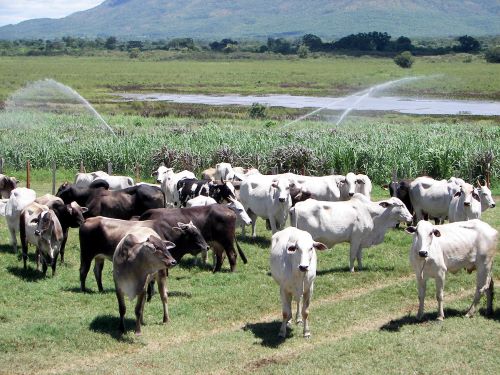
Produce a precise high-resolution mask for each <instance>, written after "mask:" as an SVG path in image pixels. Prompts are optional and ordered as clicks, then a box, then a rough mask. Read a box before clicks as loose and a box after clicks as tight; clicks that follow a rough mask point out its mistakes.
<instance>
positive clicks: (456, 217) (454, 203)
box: [448, 183, 481, 223]
mask: <svg viewBox="0 0 500 375" xmlns="http://www.w3.org/2000/svg"><path fill="white" fill-rule="evenodd" d="M480 218H481V198H480V197H479V193H478V191H477V189H475V188H474V186H472V185H471V184H467V183H464V184H463V185H461V186H460V190H459V191H458V192H457V193H455V195H454V196H453V198H451V202H450V207H449V208H448V220H449V222H450V223H454V222H455V221H467V220H472V219H480Z"/></svg>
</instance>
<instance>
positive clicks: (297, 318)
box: [295, 296, 302, 324]
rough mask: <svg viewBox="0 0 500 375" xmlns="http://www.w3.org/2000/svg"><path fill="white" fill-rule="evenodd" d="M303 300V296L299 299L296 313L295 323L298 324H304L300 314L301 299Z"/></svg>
mask: <svg viewBox="0 0 500 375" xmlns="http://www.w3.org/2000/svg"><path fill="white" fill-rule="evenodd" d="M301 298H302V296H300V297H299V298H298V299H297V311H296V313H295V323H296V324H300V323H302V315H301V314H300V299H301Z"/></svg>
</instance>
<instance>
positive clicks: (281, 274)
mask: <svg viewBox="0 0 500 375" xmlns="http://www.w3.org/2000/svg"><path fill="white" fill-rule="evenodd" d="M326 248H327V247H326V245H324V244H322V243H321V242H315V241H314V240H313V239H312V237H311V235H310V234H309V233H307V232H304V231H302V230H300V229H297V228H293V227H288V228H286V229H284V230H282V231H280V232H277V233H275V234H274V235H273V237H272V242H271V256H270V264H271V275H272V276H273V278H274V280H275V281H276V282H277V283H278V284H279V286H280V295H281V304H282V311H283V322H282V324H281V329H280V332H279V336H281V337H285V336H286V328H287V325H288V324H289V322H290V320H291V319H292V298H295V300H296V301H297V313H296V316H295V318H296V321H297V323H300V322H301V319H300V317H299V309H300V300H301V299H302V321H303V324H304V337H309V336H310V335H311V332H310V330H309V319H308V317H309V303H310V301H311V296H312V292H313V288H314V279H315V278H316V266H317V258H316V249H317V250H326Z"/></svg>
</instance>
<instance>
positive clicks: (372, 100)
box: [115, 93, 500, 116]
mask: <svg viewBox="0 0 500 375" xmlns="http://www.w3.org/2000/svg"><path fill="white" fill-rule="evenodd" d="M115 95H118V96H120V98H121V99H119V101H167V102H173V103H189V104H205V105H243V106H250V105H252V104H253V103H260V104H263V105H266V106H270V107H286V108H324V109H330V110H338V111H344V110H347V109H349V108H353V107H354V109H355V110H360V111H393V112H399V113H407V114H418V115H476V116H500V102H498V101H474V100H455V99H428V98H427V99H414V98H402V97H394V96H380V97H365V98H363V99H362V100H360V96H357V95H351V96H348V97H344V98H332V97H314V96H293V95H264V96H244V95H220V96H216V95H198V94H167V93H151V94H138V93H120V94H115Z"/></svg>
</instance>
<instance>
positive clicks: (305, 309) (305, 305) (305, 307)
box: [302, 289, 312, 337]
mask: <svg viewBox="0 0 500 375" xmlns="http://www.w3.org/2000/svg"><path fill="white" fill-rule="evenodd" d="M311 294H312V289H310V290H308V291H304V295H303V296H302V319H303V320H304V337H310V336H311V331H310V330H309V303H310V302H311Z"/></svg>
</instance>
